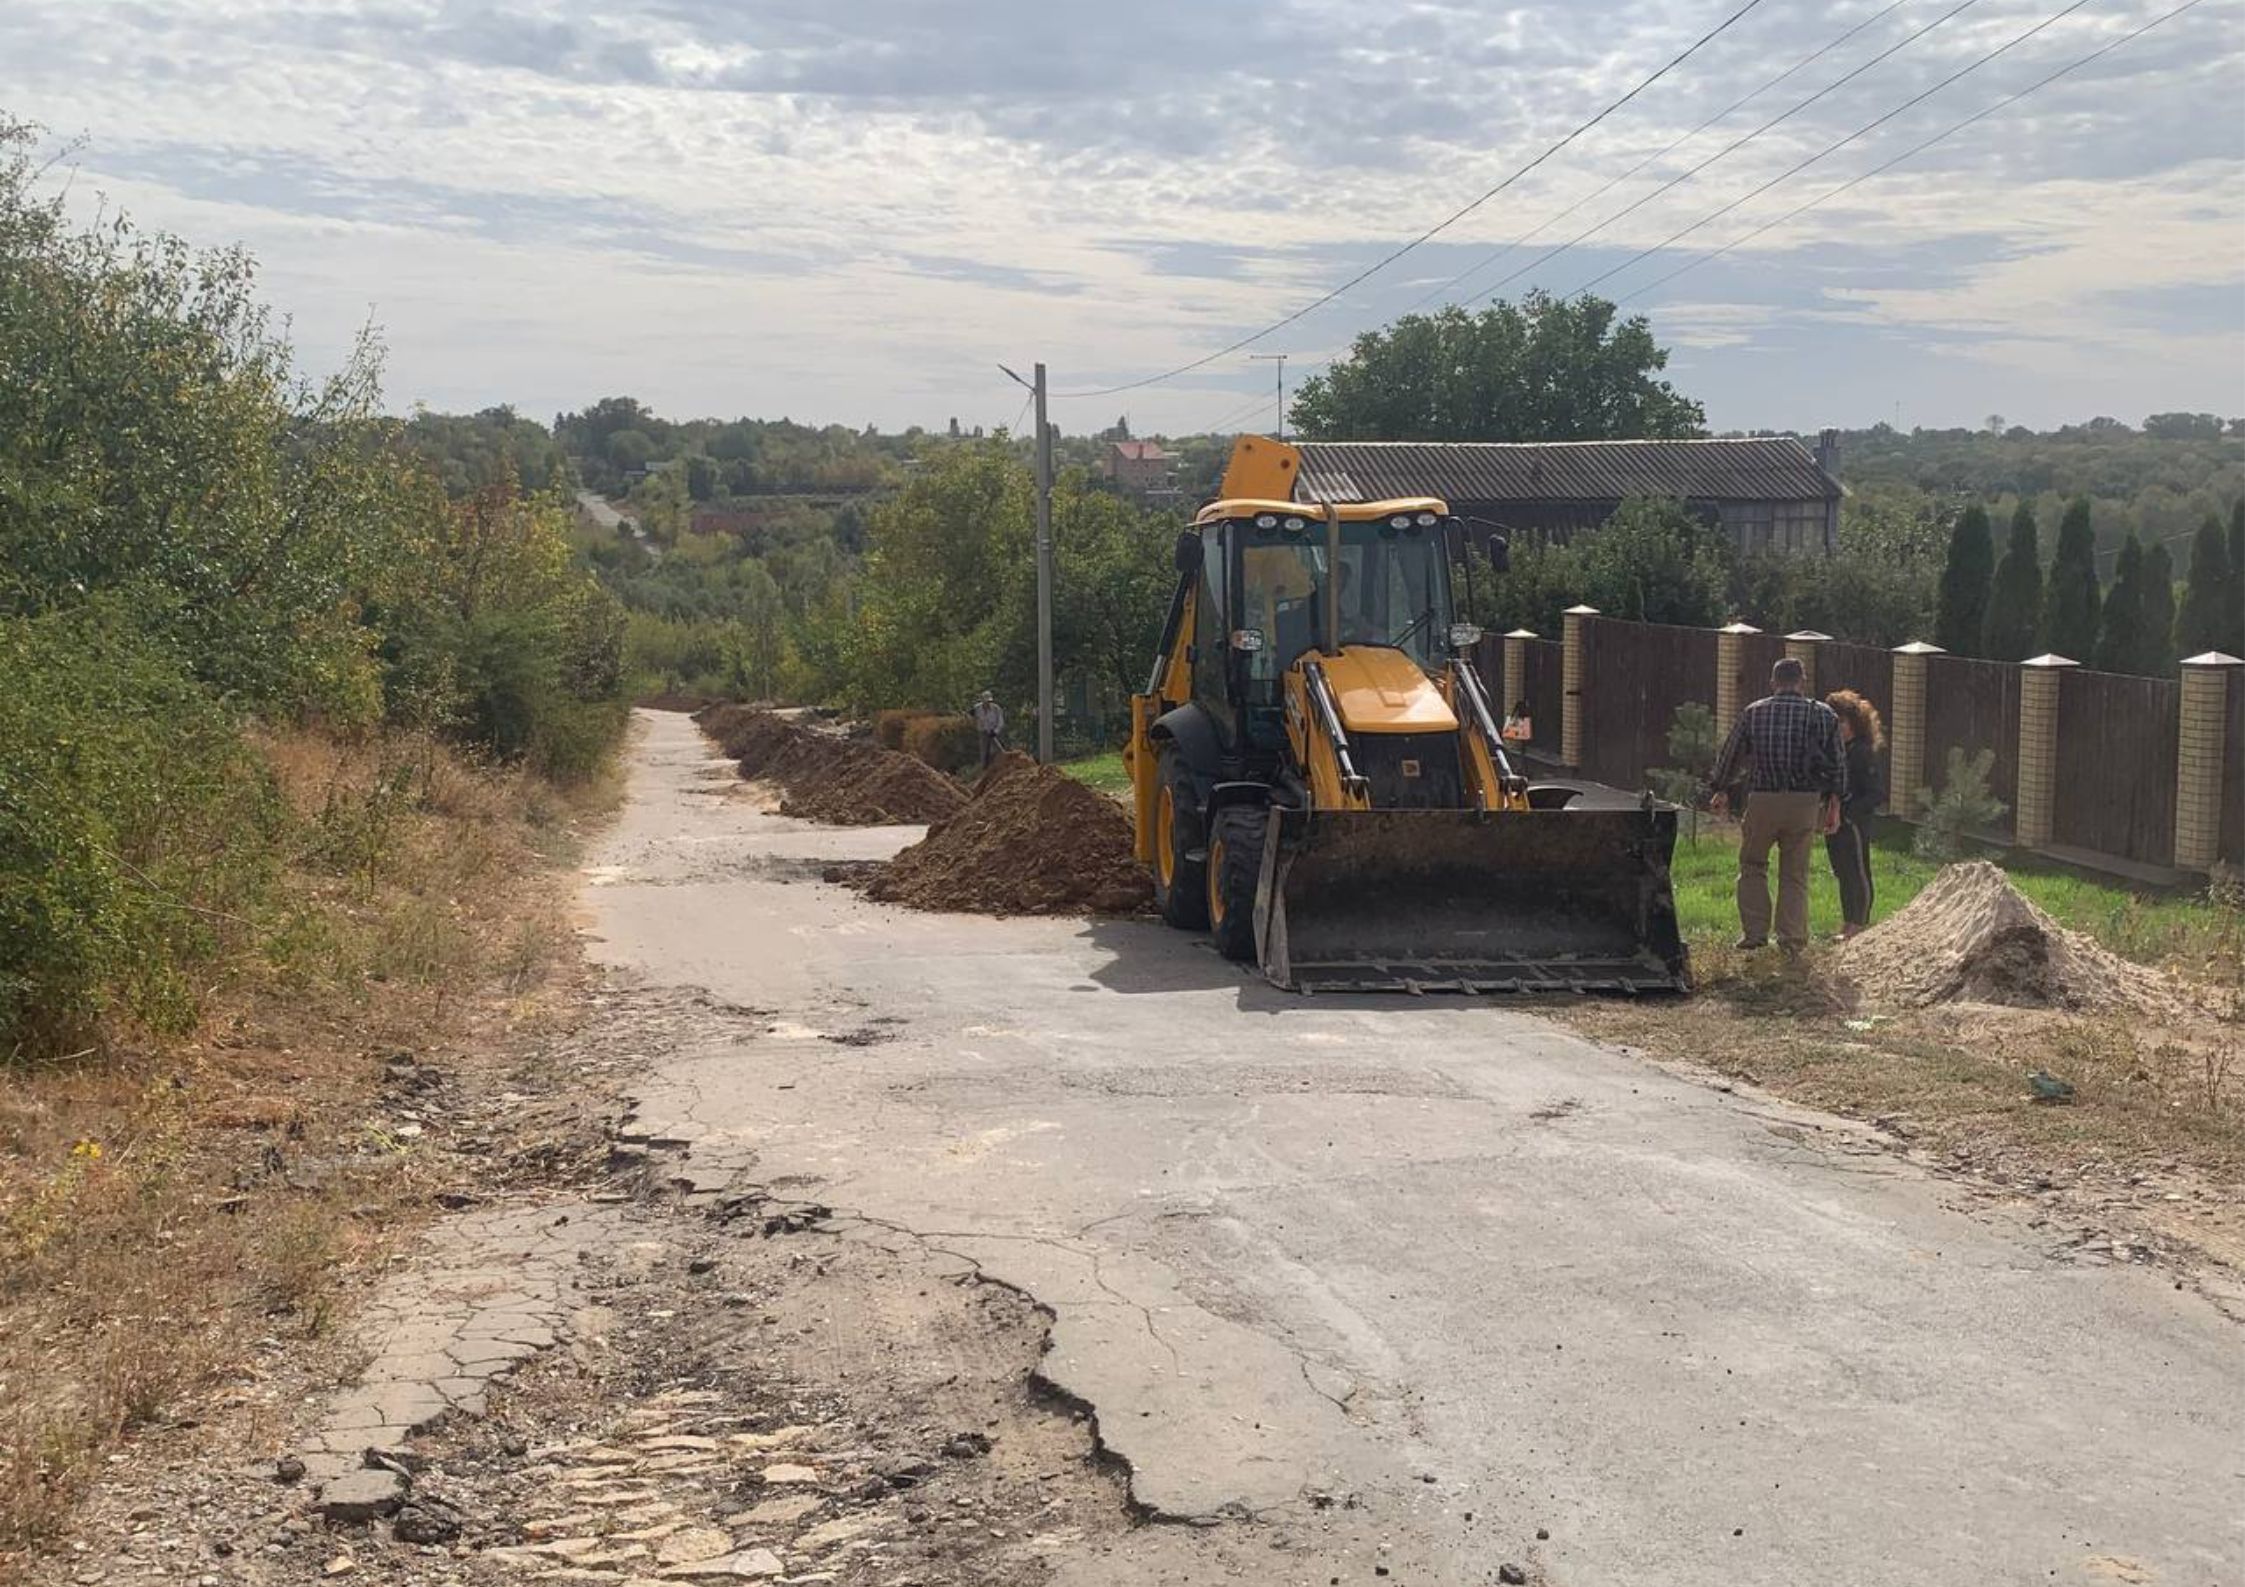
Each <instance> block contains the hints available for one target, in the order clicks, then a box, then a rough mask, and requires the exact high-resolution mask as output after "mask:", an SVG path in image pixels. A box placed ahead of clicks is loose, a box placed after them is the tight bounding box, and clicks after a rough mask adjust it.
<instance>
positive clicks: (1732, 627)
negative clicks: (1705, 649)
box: [1715, 623, 1761, 634]
mask: <svg viewBox="0 0 2245 1587" xmlns="http://www.w3.org/2000/svg"><path fill="white" fill-rule="evenodd" d="M1715 631H1716V632H1717V633H1719V634H1758V633H1760V632H1761V630H1760V629H1759V628H1756V627H1755V626H1754V625H1753V624H1752V623H1727V624H1725V625H1724V626H1723V627H1721V628H1718V629H1717V630H1715Z"/></svg>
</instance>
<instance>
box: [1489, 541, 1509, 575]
mask: <svg viewBox="0 0 2245 1587" xmlns="http://www.w3.org/2000/svg"><path fill="white" fill-rule="evenodd" d="M1489 566H1490V567H1491V568H1492V569H1494V570H1495V571H1496V572H1499V573H1509V572H1511V571H1512V542H1511V541H1509V540H1507V539H1506V538H1505V537H1504V536H1503V535H1491V536H1490V537H1489Z"/></svg>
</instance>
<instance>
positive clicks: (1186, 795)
mask: <svg viewBox="0 0 2245 1587" xmlns="http://www.w3.org/2000/svg"><path fill="white" fill-rule="evenodd" d="M1159 770H1160V773H1161V787H1160V789H1159V790H1158V791H1157V792H1156V793H1155V795H1154V905H1155V907H1156V908H1158V909H1159V910H1160V911H1161V918H1162V919H1164V920H1166V921H1168V922H1169V924H1171V925H1172V926H1175V927H1176V928H1177V929H1178V930H1179V931H1199V930H1202V929H1203V928H1205V927H1206V926H1207V925H1208V861H1207V857H1206V855H1205V854H1203V856H1202V857H1201V858H1200V859H1194V858H1193V857H1192V856H1193V854H1194V853H1195V851H1197V850H1199V849H1200V847H1201V814H1200V791H1199V789H1198V788H1196V787H1195V786H1194V784H1193V774H1192V772H1191V770H1190V769H1189V768H1188V767H1187V766H1186V765H1185V758H1184V757H1183V756H1182V755H1180V754H1178V753H1177V751H1175V750H1173V749H1165V750H1163V751H1162V756H1161V761H1160V764H1159Z"/></svg>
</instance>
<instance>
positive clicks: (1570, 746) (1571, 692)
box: [1559, 606, 1598, 766]
mask: <svg viewBox="0 0 2245 1587" xmlns="http://www.w3.org/2000/svg"><path fill="white" fill-rule="evenodd" d="M1597 615H1598V608H1597V607H1595V606H1570V607H1568V608H1567V610H1566V611H1565V612H1564V613H1562V614H1561V621H1562V622H1563V623H1564V624H1565V627H1564V629H1563V630H1562V632H1561V635H1560V652H1559V689H1560V695H1559V699H1560V707H1559V758H1560V759H1561V760H1562V761H1564V762H1565V763H1566V764H1567V765H1569V766H1580V765H1581V764H1582V686H1583V667H1582V625H1583V622H1584V620H1585V619H1587V618H1592V617H1596V616H1597Z"/></svg>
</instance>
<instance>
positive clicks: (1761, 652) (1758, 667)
mask: <svg viewBox="0 0 2245 1587" xmlns="http://www.w3.org/2000/svg"><path fill="white" fill-rule="evenodd" d="M1784 654H1785V640H1784V638H1783V637H1782V636H1780V635H1777V634H1746V635H1743V636H1741V638H1740V639H1739V642H1738V703H1739V704H1740V705H1744V704H1746V703H1747V702H1748V701H1750V700H1759V699H1760V698H1761V697H1762V696H1763V695H1765V694H1767V693H1769V670H1770V668H1772V667H1774V666H1776V665H1777V658H1778V657H1780V656H1782V655H1784Z"/></svg>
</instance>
